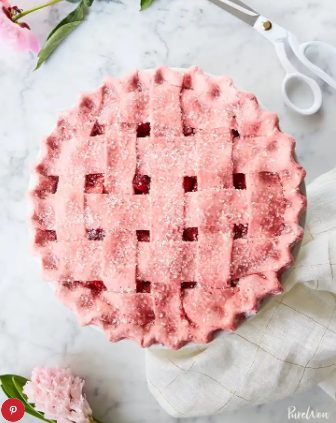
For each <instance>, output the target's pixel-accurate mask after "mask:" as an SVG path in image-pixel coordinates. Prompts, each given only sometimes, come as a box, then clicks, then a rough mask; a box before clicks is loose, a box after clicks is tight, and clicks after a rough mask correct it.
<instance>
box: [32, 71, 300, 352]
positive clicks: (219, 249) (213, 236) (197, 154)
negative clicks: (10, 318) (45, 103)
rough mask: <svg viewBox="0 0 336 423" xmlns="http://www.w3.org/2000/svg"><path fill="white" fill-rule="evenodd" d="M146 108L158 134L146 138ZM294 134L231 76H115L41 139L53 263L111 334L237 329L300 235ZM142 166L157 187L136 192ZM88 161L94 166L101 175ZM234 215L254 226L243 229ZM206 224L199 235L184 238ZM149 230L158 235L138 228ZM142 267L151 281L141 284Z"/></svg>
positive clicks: (157, 337)
mask: <svg viewBox="0 0 336 423" xmlns="http://www.w3.org/2000/svg"><path fill="white" fill-rule="evenodd" d="M146 122H149V123H150V135H149V136H146V137H141V138H137V126H138V125H139V124H142V123H146ZM190 128H192V130H190ZM186 135H188V136H186ZM294 146H295V141H294V139H293V138H292V137H290V136H289V135H286V134H284V133H282V132H281V130H280V129H279V126H278V118H277V115H276V114H274V113H270V112H266V111H264V110H262V109H261V108H260V106H259V104H258V102H257V100H256V98H255V96H254V95H253V94H250V93H246V92H241V91H238V90H237V89H236V88H235V87H234V85H233V83H232V81H231V79H229V78H227V77H225V76H224V77H217V78H216V77H210V76H208V75H206V74H204V73H203V72H202V70H200V69H199V68H197V67H194V68H191V69H189V70H186V71H185V72H184V73H182V72H179V71H175V70H172V69H169V68H165V67H162V68H159V69H156V70H155V71H136V72H134V73H132V74H131V75H129V76H127V77H125V78H121V79H116V78H111V79H109V80H107V81H106V82H105V84H104V85H103V86H102V87H101V88H99V89H98V90H97V91H95V92H94V93H90V94H85V95H83V96H82V97H81V100H80V103H79V106H78V107H76V108H75V109H73V110H71V111H70V112H67V113H66V114H64V115H63V116H62V117H61V118H60V119H59V121H58V124H57V127H56V129H55V130H54V131H53V133H52V134H51V135H49V136H48V137H47V138H46V139H45V141H44V142H43V152H42V158H41V160H40V162H39V164H38V165H37V167H36V169H35V170H36V175H37V183H36V186H35V187H34V189H33V191H32V193H31V196H32V201H33V205H34V213H33V218H32V222H33V227H34V230H35V234H36V237H35V243H34V247H35V250H36V252H37V253H38V254H39V255H40V256H41V258H42V266H43V272H44V275H45V277H46V278H47V279H48V280H51V281H53V282H54V283H55V285H56V287H57V292H58V295H59V298H60V299H61V301H63V302H64V303H65V304H66V305H67V306H69V307H70V308H71V309H72V310H74V312H75V313H76V315H77V317H78V319H79V321H80V323H81V324H82V325H96V326H99V327H101V328H102V329H103V330H104V331H105V333H106V335H107V337H108V339H109V340H111V341H119V340H121V339H125V338H131V339H135V340H136V341H138V342H139V344H140V345H141V346H143V347H148V346H150V345H152V344H155V343H160V344H164V345H166V346H167V347H170V348H174V349H177V348H180V347H181V346H183V345H184V344H186V343H188V342H190V341H193V342H195V343H206V342H209V341H210V340H211V339H212V337H213V335H214V333H215V331H218V330H234V329H235V328H236V326H237V325H238V323H239V322H240V321H242V320H243V318H244V317H245V316H246V315H247V314H249V313H251V312H256V311H257V309H258V306H259V304H260V302H261V300H262V299H263V298H265V297H267V296H269V295H271V294H277V293H279V292H281V289H282V288H281V283H280V275H281V273H282V271H283V270H284V269H285V268H287V267H288V266H290V264H291V263H292V260H293V258H292V254H291V249H292V246H293V244H294V243H295V242H296V241H297V240H299V239H300V238H301V237H302V232H303V231H302V228H300V226H299V216H300V214H301V212H302V211H303V209H304V207H305V197H304V196H303V195H302V194H301V193H300V184H301V182H302V181H303V178H304V175H305V172H304V170H303V168H302V167H301V166H300V165H298V163H297V162H296V160H295V158H294ZM135 174H140V175H149V176H150V178H151V180H150V192H149V194H148V195H134V192H133V186H132V181H133V178H134V175H135ZM233 174H244V175H245V183H246V189H236V188H235V186H234V182H233V177H232V175H233ZM86 175H96V176H94V177H93V183H92V184H91V185H90V184H89V186H86V185H85V178H86ZM185 176H197V191H195V192H184V189H183V178H184V177H185ZM238 177H239V175H238ZM91 179H92V177H91ZM85 186H86V188H85ZM235 225H248V227H247V228H248V229H247V234H245V235H244V236H242V237H234V227H235ZM194 227H196V228H198V239H197V240H196V241H195V242H188V241H184V240H183V235H182V234H183V231H184V229H185V228H194ZM97 228H101V229H99V230H100V233H98V232H97V231H96V229H97ZM88 229H89V230H91V235H92V234H93V237H95V236H97V237H98V239H96V240H92V239H91V240H90V239H88V236H87V230H88ZM92 230H93V232H92ZM137 230H146V231H150V242H137V237H136V231H137ZM99 237H100V238H99ZM234 238H236V239H234ZM137 280H140V281H149V282H150V292H146V291H143V292H137ZM183 282H196V285H195V286H194V287H193V288H192V289H182V288H181V287H182V286H183V285H182V284H183Z"/></svg>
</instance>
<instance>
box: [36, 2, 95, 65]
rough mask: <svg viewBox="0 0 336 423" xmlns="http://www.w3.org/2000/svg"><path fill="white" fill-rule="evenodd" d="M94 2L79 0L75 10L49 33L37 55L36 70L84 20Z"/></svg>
mask: <svg viewBox="0 0 336 423" xmlns="http://www.w3.org/2000/svg"><path fill="white" fill-rule="evenodd" d="M93 1H94V0H80V3H79V5H78V6H77V7H76V9H75V10H73V11H72V12H70V13H69V14H68V16H66V17H65V18H64V19H63V20H61V22H60V23H59V24H58V25H56V27H55V28H54V29H53V30H52V31H51V32H50V34H49V35H48V37H47V40H46V42H45V44H44V45H43V47H42V49H41V50H40V52H39V54H38V61H37V65H36V68H35V70H36V69H38V68H39V67H40V66H41V65H42V63H44V62H45V61H46V60H47V59H48V57H49V56H50V55H51V54H52V53H53V52H54V51H55V49H56V48H57V47H58V46H59V45H60V44H61V42H62V41H64V40H65V38H67V36H68V35H69V34H71V32H72V31H73V30H74V29H76V28H77V27H78V26H79V25H80V24H81V23H82V22H83V21H84V19H85V16H86V14H87V12H88V10H89V8H90V6H91V5H92V3H93Z"/></svg>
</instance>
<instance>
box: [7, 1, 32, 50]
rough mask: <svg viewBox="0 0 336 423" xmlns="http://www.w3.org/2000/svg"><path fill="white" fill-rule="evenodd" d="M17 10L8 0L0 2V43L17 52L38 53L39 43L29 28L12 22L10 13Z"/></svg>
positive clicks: (23, 24)
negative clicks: (10, 46)
mask: <svg viewBox="0 0 336 423" xmlns="http://www.w3.org/2000/svg"><path fill="white" fill-rule="evenodd" d="M18 10H19V9H18V8H17V7H16V6H13V7H11V6H10V4H9V3H8V0H0V41H2V42H5V43H7V44H11V45H12V46H13V47H15V48H16V49H18V50H22V51H24V50H28V51H33V52H38V51H39V49H40V43H39V41H38V39H37V38H36V36H35V34H34V33H33V32H32V31H31V30H30V28H29V26H28V25H27V24H26V23H23V22H13V20H12V13H13V12H17V11H18Z"/></svg>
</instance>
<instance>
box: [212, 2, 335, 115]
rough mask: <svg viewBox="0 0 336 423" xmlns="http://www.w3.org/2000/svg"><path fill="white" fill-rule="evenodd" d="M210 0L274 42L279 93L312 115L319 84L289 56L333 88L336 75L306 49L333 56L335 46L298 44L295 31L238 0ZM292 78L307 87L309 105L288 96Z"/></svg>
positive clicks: (316, 106) (318, 103)
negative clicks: (280, 71) (280, 75)
mask: <svg viewBox="0 0 336 423" xmlns="http://www.w3.org/2000/svg"><path fill="white" fill-rule="evenodd" d="M211 1H212V2H213V3H215V4H216V5H217V6H220V7H221V8H222V9H224V10H226V11H227V12H229V13H231V14H232V15H234V16H236V17H237V18H239V19H241V20H242V21H243V22H245V23H247V24H249V25H250V26H252V27H253V28H254V29H255V30H257V31H258V32H259V33H260V34H262V35H263V36H264V37H265V38H266V39H267V40H268V41H271V43H272V44H273V45H274V47H275V50H276V52H277V55H278V58H279V60H280V62H281V64H282V66H283V68H284V69H285V72H286V76H285V78H284V80H283V83H282V95H283V98H284V102H285V104H286V105H287V106H288V107H290V108H291V109H292V110H294V111H295V112H297V113H300V114H302V115H312V114H314V113H316V112H317V111H318V110H319V109H320V108H321V106H322V91H321V88H320V86H319V84H318V83H317V82H316V80H315V79H313V78H311V77H310V76H308V75H306V74H304V73H302V72H300V71H299V70H298V69H297V68H296V67H295V64H294V63H293V62H292V57H293V56H294V57H295V58H296V60H298V61H299V62H300V63H301V65H303V67H304V68H305V69H306V70H307V71H310V73H311V74H312V75H314V76H317V77H319V78H320V79H322V80H323V81H324V82H326V83H327V84H328V85H330V86H331V87H333V88H335V89H336V79H334V78H333V77H332V76H331V75H330V74H328V73H327V72H326V71H325V70H323V69H322V68H320V67H319V66H317V65H316V64H315V63H313V62H312V61H311V60H310V59H309V58H308V56H307V51H308V49H309V48H311V47H313V48H323V49H325V51H328V57H330V56H329V53H330V54H331V55H333V56H334V57H336V48H335V47H333V46H331V45H330V44H327V43H324V42H322V41H309V42H306V43H303V44H299V42H298V40H297V39H296V37H295V35H294V34H292V33H291V32H289V31H287V30H286V29H285V28H283V27H281V26H280V25H278V24H276V23H275V22H273V21H271V20H270V19H268V18H266V17H265V16H262V15H260V14H259V13H258V12H256V11H255V10H253V9H251V8H250V7H249V6H247V5H246V4H244V3H243V2H241V1H239V0H211ZM334 63H335V62H334ZM334 66H335V65H334ZM334 71H336V69H334ZM295 82H300V83H301V84H305V85H306V86H307V87H308V89H310V91H311V93H312V98H313V101H312V104H311V105H309V106H308V107H300V106H298V105H296V104H295V103H294V102H293V101H292V100H291V99H290V95H289V94H290V87H291V86H292V85H291V84H292V83H295Z"/></svg>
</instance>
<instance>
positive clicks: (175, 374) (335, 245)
mask: <svg viewBox="0 0 336 423" xmlns="http://www.w3.org/2000/svg"><path fill="white" fill-rule="evenodd" d="M307 191H308V193H307V195H308V210H307V221H306V227H305V236H304V240H303V243H302V246H301V249H300V251H299V254H298V256H297V259H296V262H295V266H294V267H293V268H292V270H291V271H290V273H289V274H288V276H287V278H286V282H285V286H284V288H285V292H284V293H283V294H281V295H278V296H275V297H272V298H271V299H270V300H269V301H268V302H267V303H266V304H265V305H264V306H263V307H262V309H261V310H260V312H259V313H258V314H257V315H256V316H255V317H253V318H251V319H249V320H248V321H246V322H245V323H243V324H242V325H241V326H240V327H239V328H238V330H237V331H235V332H233V333H221V334H220V335H219V336H218V337H217V338H216V339H215V340H214V341H213V342H211V343H209V344H208V345H204V346H186V347H185V348H183V349H181V350H179V351H171V350H168V349H155V348H154V349H148V350H147V351H146V366H147V381H148V385H149V389H150V391H151V393H152V394H153V395H154V397H155V398H156V400H157V401H158V402H159V404H160V405H161V406H162V407H163V408H164V409H165V410H166V411H167V412H168V413H169V414H171V415H173V416H175V417H191V416H202V415H211V414H216V413H220V412H221V411H224V410H232V409H237V408H239V407H242V406H246V405H250V406H251V405H255V404H260V403H265V402H267V401H270V400H276V399H280V398H282V397H285V396H287V395H290V394H293V393H295V392H298V391H302V390H304V389H307V388H308V387H310V386H312V385H316V384H320V386H321V387H322V388H323V389H325V390H326V391H327V392H328V393H329V394H330V395H331V396H332V397H333V398H335V399H336V169H334V170H333V171H330V172H329V173H326V174H324V175H322V176H320V177H319V178H318V179H316V180H315V181H314V182H313V183H312V184H311V185H310V186H309V187H308V190H307Z"/></svg>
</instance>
